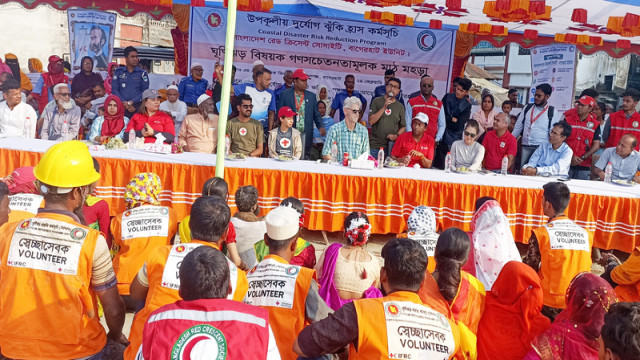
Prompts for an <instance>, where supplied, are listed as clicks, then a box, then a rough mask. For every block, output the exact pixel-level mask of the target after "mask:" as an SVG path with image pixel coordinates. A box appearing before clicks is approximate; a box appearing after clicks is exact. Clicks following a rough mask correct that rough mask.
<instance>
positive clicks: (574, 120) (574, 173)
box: [563, 95, 600, 180]
mask: <svg viewBox="0 0 640 360" xmlns="http://www.w3.org/2000/svg"><path fill="white" fill-rule="evenodd" d="M594 105H595V100H593V98H592V97H591V96H587V95H584V96H582V97H581V98H580V99H579V100H578V102H577V106H576V107H575V108H573V109H570V110H567V111H566V112H565V113H564V115H563V116H564V119H565V120H566V121H567V123H569V125H571V128H572V129H573V130H572V131H571V135H570V136H569V137H568V138H567V140H566V142H567V145H569V147H570V148H571V150H573V157H572V158H571V167H570V168H569V177H570V178H572V179H580V180H589V174H590V173H591V155H593V153H595V152H596V151H598V149H600V122H599V121H598V120H597V119H596V116H595V115H594V114H593V113H591V110H593V106H594Z"/></svg>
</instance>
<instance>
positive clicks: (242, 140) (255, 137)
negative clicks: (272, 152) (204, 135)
mask: <svg viewBox="0 0 640 360" xmlns="http://www.w3.org/2000/svg"><path fill="white" fill-rule="evenodd" d="M237 99H238V117H237V118H233V119H231V120H229V122H228V123H227V135H228V136H229V139H230V140H231V152H232V153H240V154H243V155H248V156H254V157H260V156H261V155H262V151H263V144H264V130H263V128H262V123H261V122H260V121H258V120H256V119H253V118H251V113H252V112H253V104H252V100H251V96H249V94H240V95H238V98H237Z"/></svg>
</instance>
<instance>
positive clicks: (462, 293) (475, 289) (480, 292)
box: [450, 270, 487, 335]
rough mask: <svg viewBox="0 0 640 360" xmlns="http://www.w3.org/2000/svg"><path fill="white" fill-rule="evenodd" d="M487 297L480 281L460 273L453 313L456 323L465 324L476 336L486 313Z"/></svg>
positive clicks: (452, 303)
mask: <svg viewBox="0 0 640 360" xmlns="http://www.w3.org/2000/svg"><path fill="white" fill-rule="evenodd" d="M486 295H487V293H486V292H485V290H484V285H482V283H481V282H480V280H478V279H476V277H475V276H473V275H471V274H469V273H468V272H466V271H464V270H461V271H460V284H459V285H458V293H457V294H456V297H455V298H454V299H453V300H452V301H451V304H450V307H451V313H452V314H453V318H454V319H456V321H459V322H462V323H463V324H465V325H466V326H467V327H468V328H469V330H471V332H473V333H474V334H476V335H477V334H478V324H479V323H480V318H482V313H483V312H484V302H485V298H486Z"/></svg>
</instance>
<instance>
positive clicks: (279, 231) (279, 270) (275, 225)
mask: <svg viewBox="0 0 640 360" xmlns="http://www.w3.org/2000/svg"><path fill="white" fill-rule="evenodd" d="M299 219H300V214H299V213H298V212H297V211H296V210H294V209H293V208H290V207H284V206H280V207H277V208H275V209H273V210H271V212H269V213H268V214H267V216H266V217H265V222H266V225H267V233H266V234H265V236H264V241H265V243H266V244H267V246H268V247H269V255H267V256H266V257H265V258H264V259H263V260H262V261H261V262H260V263H259V264H258V265H256V267H254V268H253V269H252V270H250V271H249V273H248V274H247V279H248V280H249V291H248V292H247V295H246V296H245V298H244V302H245V303H247V304H251V305H257V306H261V307H264V308H266V309H267V310H269V323H270V324H271V328H272V329H273V334H274V336H275V338H276V344H277V345H278V349H279V350H280V356H281V357H282V359H283V360H295V359H297V358H298V356H297V355H296V354H295V353H294V352H293V350H292V348H293V342H294V341H295V339H296V337H297V335H298V333H299V332H300V331H301V330H302V328H304V326H305V323H306V322H307V321H308V322H311V323H313V322H316V321H319V320H322V319H324V318H326V317H327V316H328V315H329V314H330V313H333V310H331V309H330V308H329V307H328V306H327V304H326V303H325V302H324V300H322V298H321V297H320V295H319V294H318V283H317V282H316V274H315V270H311V269H307V268H304V267H301V266H296V265H290V264H289V261H290V260H291V258H292V257H293V255H294V254H295V250H296V240H297V239H298V233H299V232H300V223H299Z"/></svg>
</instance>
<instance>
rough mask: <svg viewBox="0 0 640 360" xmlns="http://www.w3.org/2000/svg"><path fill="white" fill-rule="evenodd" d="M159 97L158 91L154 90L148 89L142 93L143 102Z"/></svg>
mask: <svg viewBox="0 0 640 360" xmlns="http://www.w3.org/2000/svg"><path fill="white" fill-rule="evenodd" d="M159 97H160V94H158V90H154V89H147V90H145V91H144V92H143V93H142V100H145V99H157V98H159Z"/></svg>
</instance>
